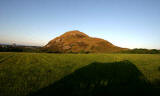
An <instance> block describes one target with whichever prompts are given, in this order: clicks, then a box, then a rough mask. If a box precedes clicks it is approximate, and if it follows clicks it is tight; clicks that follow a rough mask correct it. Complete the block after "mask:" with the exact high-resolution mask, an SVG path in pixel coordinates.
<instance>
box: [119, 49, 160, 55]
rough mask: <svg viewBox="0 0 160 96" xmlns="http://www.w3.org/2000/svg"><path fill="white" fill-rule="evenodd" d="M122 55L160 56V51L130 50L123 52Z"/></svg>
mask: <svg viewBox="0 0 160 96" xmlns="http://www.w3.org/2000/svg"><path fill="white" fill-rule="evenodd" d="M121 53H130V54H160V50H157V49H142V48H140V49H137V48H136V49H130V50H125V51H122V52H121Z"/></svg>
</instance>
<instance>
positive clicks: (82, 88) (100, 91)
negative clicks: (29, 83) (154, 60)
mask: <svg viewBox="0 0 160 96" xmlns="http://www.w3.org/2000/svg"><path fill="white" fill-rule="evenodd" d="M150 89H151V87H150V84H149V82H148V81H147V80H146V79H145V77H144V76H143V74H142V73H141V72H140V71H139V70H138V69H137V67H136V66H135V65H134V64H132V63H131V62H130V61H127V60H125V61H121V62H114V63H98V62H95V63H92V64H89V65H88V66H85V67H83V68H80V69H78V70H76V71H75V72H74V73H72V74H70V75H68V76H66V77H64V78H63V79H61V80H59V81H57V82H55V83H54V84H52V85H50V86H48V87H46V88H43V89H41V90H39V91H38V92H36V93H32V94H31V96H105V95H108V96H112V95H139V94H143V95H144V94H147V95H148V94H151V93H150Z"/></svg>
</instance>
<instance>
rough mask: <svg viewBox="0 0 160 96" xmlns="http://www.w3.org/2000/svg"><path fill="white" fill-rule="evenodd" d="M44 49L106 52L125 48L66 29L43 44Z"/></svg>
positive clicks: (73, 51)
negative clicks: (66, 30)
mask: <svg viewBox="0 0 160 96" xmlns="http://www.w3.org/2000/svg"><path fill="white" fill-rule="evenodd" d="M44 49H46V50H48V51H49V52H58V53H59V52H60V53H106V52H118V51H122V50H126V49H125V48H120V47H117V46H115V45H113V44H111V43H110V42H108V41H106V40H103V39H100V38H92V37H89V36H88V35H86V34H84V33H82V32H80V31H78V30H74V31H68V32H66V33H64V34H63V35H61V36H59V37H56V38H55V39H53V40H51V41H50V42H49V43H48V44H47V45H45V46H44Z"/></svg>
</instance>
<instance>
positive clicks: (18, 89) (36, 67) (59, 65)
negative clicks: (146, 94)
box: [0, 53, 160, 96]
mask: <svg viewBox="0 0 160 96" xmlns="http://www.w3.org/2000/svg"><path fill="white" fill-rule="evenodd" d="M148 86H152V87H153V88H160V55H151V54H47V53H0V96H26V95H29V94H30V93H31V94H32V93H35V95H36V96H41V95H43V96H44V94H54V95H56V96H58V95H59V96H60V95H63V93H64V94H68V93H71V94H70V96H83V95H84V96H90V95H97V94H103V93H104V92H107V91H108V93H112V91H114V90H119V89H125V90H126V89H128V88H132V89H133V90H135V89H137V87H138V88H142V89H144V88H147V87H148ZM134 87H135V88H134ZM107 88H108V89H107ZM117 88H118V89H117ZM51 89H53V92H54V93H50V91H49V90H51ZM64 90H65V91H64ZM62 91H64V92H62ZM70 91H72V92H70ZM73 91H74V92H73ZM120 91H123V90H120ZM128 91H131V92H135V91H132V90H128ZM58 92H59V93H61V94H59V93H58ZM104 94H105V93H104Z"/></svg>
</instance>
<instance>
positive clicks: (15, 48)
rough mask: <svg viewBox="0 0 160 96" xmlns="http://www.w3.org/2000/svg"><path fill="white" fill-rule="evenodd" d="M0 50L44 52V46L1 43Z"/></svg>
mask: <svg viewBox="0 0 160 96" xmlns="http://www.w3.org/2000/svg"><path fill="white" fill-rule="evenodd" d="M0 52H34V53H40V52H42V48H41V47H38V46H13V45H0Z"/></svg>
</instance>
